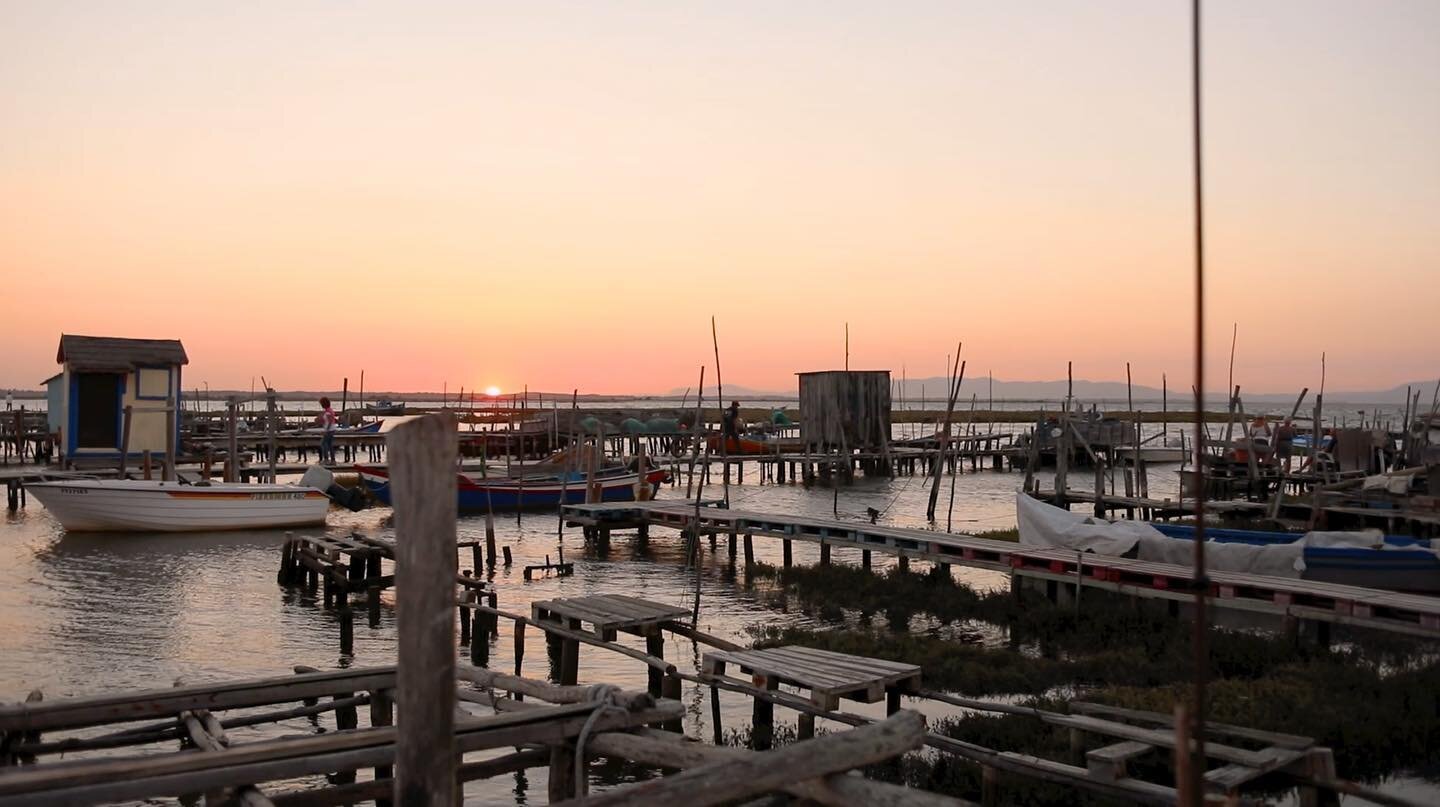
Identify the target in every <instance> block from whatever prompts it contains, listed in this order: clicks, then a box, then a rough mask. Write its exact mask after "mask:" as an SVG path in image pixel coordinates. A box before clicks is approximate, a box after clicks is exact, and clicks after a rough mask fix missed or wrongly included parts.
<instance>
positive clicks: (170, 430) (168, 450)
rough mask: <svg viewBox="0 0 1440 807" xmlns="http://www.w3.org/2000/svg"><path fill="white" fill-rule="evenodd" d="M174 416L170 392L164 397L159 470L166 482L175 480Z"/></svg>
mask: <svg viewBox="0 0 1440 807" xmlns="http://www.w3.org/2000/svg"><path fill="white" fill-rule="evenodd" d="M172 372H173V371H172ZM175 418H176V413H175V393H173V392H172V393H170V395H169V397H167V398H166V399H165V467H164V468H163V469H162V470H161V472H160V478H161V479H163V480H165V481H166V482H174V481H175ZM145 478H146V479H149V478H150V477H148V476H147V477H145Z"/></svg>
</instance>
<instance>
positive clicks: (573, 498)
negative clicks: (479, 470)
mask: <svg viewBox="0 0 1440 807" xmlns="http://www.w3.org/2000/svg"><path fill="white" fill-rule="evenodd" d="M355 471H356V472H357V473H359V474H360V480H361V481H362V482H364V483H365V488H366V489H367V490H369V491H370V493H371V494H372V495H373V496H374V497H375V498H376V499H378V500H380V502H382V503H383V504H390V503H391V502H390V472H389V471H388V470H387V469H385V468H382V467H379V466H375V465H356V466H355ZM669 476H670V472H669V471H666V470H664V469H661V468H651V469H650V470H648V471H646V472H645V474H644V479H643V480H642V479H641V475H640V473H639V472H637V471H635V470H632V469H629V468H624V467H619V468H607V469H603V470H601V471H599V472H598V473H596V474H595V477H594V479H593V480H588V481H589V483H590V484H593V485H595V486H596V487H598V488H599V489H600V501H604V502H630V501H634V500H635V493H636V490H637V488H639V486H640V485H642V484H643V485H645V486H646V487H647V488H648V490H647V491H646V492H647V494H648V495H647V498H654V495H655V493H656V491H658V490H659V489H660V486H661V485H662V484H664V483H665V482H666V481H667V480H668V479H669ZM586 477H587V475H586V474H585V473H583V472H577V471H571V472H568V473H565V472H562V473H555V474H536V475H531V476H524V477H500V478H494V479H486V478H483V477H482V478H480V479H476V478H474V477H471V476H469V475H467V474H461V473H457V474H456V475H455V489H456V495H457V497H458V498H457V505H458V507H459V511H460V512H461V513H484V512H487V511H490V510H540V509H547V508H548V509H553V508H556V507H559V506H560V504H561V503H562V502H563V503H565V504H581V503H584V502H585V488H586V484H587V478H586Z"/></svg>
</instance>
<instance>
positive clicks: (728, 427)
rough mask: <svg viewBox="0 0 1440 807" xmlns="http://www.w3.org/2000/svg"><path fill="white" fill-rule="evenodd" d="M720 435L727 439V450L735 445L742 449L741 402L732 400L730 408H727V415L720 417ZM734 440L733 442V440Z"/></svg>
mask: <svg viewBox="0 0 1440 807" xmlns="http://www.w3.org/2000/svg"><path fill="white" fill-rule="evenodd" d="M720 436H721V439H723V440H724V441H725V448H726V449H727V450H729V449H730V447H731V446H732V445H733V446H734V447H735V448H734V450H737V451H738V450H739V449H740V402H739V401H731V402H730V408H729V409H726V410H725V416H724V417H723V418H721V419H720ZM732 440H733V441H734V442H733V443H732V442H731V441H732Z"/></svg>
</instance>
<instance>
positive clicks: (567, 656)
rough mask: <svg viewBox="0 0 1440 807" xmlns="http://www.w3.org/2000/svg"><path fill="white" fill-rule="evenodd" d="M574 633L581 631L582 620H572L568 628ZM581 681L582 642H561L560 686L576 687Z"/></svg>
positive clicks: (570, 640) (562, 640)
mask: <svg viewBox="0 0 1440 807" xmlns="http://www.w3.org/2000/svg"><path fill="white" fill-rule="evenodd" d="M566 627H568V628H570V630H572V631H578V630H579V629H580V620H578V619H572V620H570V622H569V624H568V625H567V626H566ZM579 681H580V642H579V641H577V640H575V639H561V641H560V685H561V686H574V685H575V684H577V683H579Z"/></svg>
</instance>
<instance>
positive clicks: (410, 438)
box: [385, 413, 458, 807]
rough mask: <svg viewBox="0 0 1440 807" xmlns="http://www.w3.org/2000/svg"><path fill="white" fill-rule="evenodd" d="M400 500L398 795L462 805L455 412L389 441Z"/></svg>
mask: <svg viewBox="0 0 1440 807" xmlns="http://www.w3.org/2000/svg"><path fill="white" fill-rule="evenodd" d="M385 442H386V450H387V452H388V454H389V458H390V469H391V477H390V478H391V483H390V484H391V486H392V487H393V490H394V504H395V589H396V594H397V597H396V602H395V606H396V608H395V610H396V622H397V631H396V632H397V634H398V636H399V640H400V641H399V645H400V651H399V665H398V669H397V672H396V696H397V697H396V701H397V703H398V704H399V707H400V724H399V730H398V733H397V734H396V745H395V768H396V771H395V791H394V792H395V801H396V803H398V804H399V805H401V807H410V806H411V805H415V807H420V805H449V804H453V803H455V797H456V792H455V747H454V728H455V623H454V621H453V620H454V618H455V617H454V609H455V586H454V585H452V584H437V581H453V580H454V579H455V574H456V566H457V565H458V564H457V562H456V558H455V508H456V499H455V455H456V443H455V419H454V417H453V416H452V415H450V414H449V413H441V414H436V415H430V416H427V417H423V418H419V419H416V420H412V421H410V422H408V423H402V424H401V425H399V426H397V427H396V428H395V430H394V431H392V432H390V434H389V436H388V437H387V439H386V441H385Z"/></svg>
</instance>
